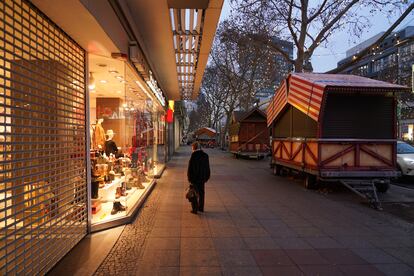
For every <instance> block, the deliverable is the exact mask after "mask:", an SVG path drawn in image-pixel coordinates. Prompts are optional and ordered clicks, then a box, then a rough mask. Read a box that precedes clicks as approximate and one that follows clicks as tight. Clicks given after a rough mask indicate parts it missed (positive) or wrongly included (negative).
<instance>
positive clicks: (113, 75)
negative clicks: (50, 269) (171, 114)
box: [89, 55, 165, 231]
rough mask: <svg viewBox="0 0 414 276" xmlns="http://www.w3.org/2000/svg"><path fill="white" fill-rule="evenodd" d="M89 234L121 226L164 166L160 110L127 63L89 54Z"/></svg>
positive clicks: (161, 110)
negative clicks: (90, 223)
mask: <svg viewBox="0 0 414 276" xmlns="http://www.w3.org/2000/svg"><path fill="white" fill-rule="evenodd" d="M89 69H90V82H91V83H90V87H91V88H93V89H90V93H89V96H90V100H89V102H90V106H89V114H90V122H91V124H90V135H91V144H90V148H91V179H92V181H91V191H92V198H91V209H92V231H95V230H101V229H104V228H107V227H113V226H114V224H116V223H119V224H123V223H125V218H128V217H129V218H131V217H132V216H133V214H134V212H135V210H136V208H137V206H138V203H139V202H140V200H141V199H142V197H143V196H144V195H145V194H146V192H147V191H148V190H149V189H150V188H151V186H152V185H153V184H154V177H155V176H156V175H157V174H158V173H159V171H160V170H161V169H162V166H163V164H162V163H163V161H164V158H163V154H164V148H163V147H164V127H165V123H164V120H163V119H162V118H163V117H164V113H163V108H162V106H161V105H160V104H159V103H158V100H157V99H156V97H154V96H153V95H152V94H151V92H150V90H149V89H148V88H146V87H145V83H144V82H143V81H142V80H141V79H140V77H139V76H138V75H137V74H136V73H135V71H134V69H133V67H132V66H130V65H129V64H128V63H126V62H123V61H119V60H115V59H112V58H106V57H102V56H95V55H89Z"/></svg>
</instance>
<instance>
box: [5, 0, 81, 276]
mask: <svg viewBox="0 0 414 276" xmlns="http://www.w3.org/2000/svg"><path fill="white" fill-rule="evenodd" d="M62 12H64V11H62ZM84 76H85V52H84V51H83V49H81V48H80V47H79V46H78V45H77V44H76V43H75V42H73V41H72V40H71V39H70V38H69V37H68V36H67V35H65V33H63V32H62V31H61V30H60V29H59V28H58V27H57V26H56V25H54V24H53V23H52V22H51V21H50V20H49V19H48V18H46V17H45V16H44V15H43V14H42V13H41V12H40V11H38V10H37V9H36V8H35V7H33V6H32V5H31V4H30V3H28V2H26V1H24V0H2V1H0V239H1V240H0V275H5V274H10V275H14V274H25V275H38V274H44V273H46V272H47V271H48V270H49V269H50V268H51V267H52V266H53V265H54V264H56V262H57V261H58V260H59V259H61V258H62V257H63V256H64V255H65V254H66V253H67V252H68V251H69V250H70V249H71V248H72V247H73V246H74V245H75V244H76V243H77V242H78V241H79V240H80V239H81V238H82V237H83V236H85V234H86V231H87V208H86V205H87V204H86V202H87V196H86V169H85V165H86V160H85V159H86V145H85V144H86V143H85V79H84Z"/></svg>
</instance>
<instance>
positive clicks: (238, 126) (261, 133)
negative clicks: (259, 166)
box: [229, 108, 269, 159]
mask: <svg viewBox="0 0 414 276" xmlns="http://www.w3.org/2000/svg"><path fill="white" fill-rule="evenodd" d="M229 136H230V152H231V153H233V154H234V156H236V158H238V157H248V158H254V159H262V158H263V157H265V156H266V154H267V153H268V152H269V131H268V128H267V125H266V113H264V112H263V111H261V110H260V109H259V108H253V109H251V110H249V111H247V112H243V111H234V112H233V114H232V119H231V125H230V129H229Z"/></svg>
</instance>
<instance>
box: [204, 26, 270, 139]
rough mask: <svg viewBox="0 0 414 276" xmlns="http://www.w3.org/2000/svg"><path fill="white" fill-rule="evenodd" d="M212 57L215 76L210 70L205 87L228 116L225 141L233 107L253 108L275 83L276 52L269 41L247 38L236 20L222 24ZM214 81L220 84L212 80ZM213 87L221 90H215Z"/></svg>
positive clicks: (223, 113)
mask: <svg viewBox="0 0 414 276" xmlns="http://www.w3.org/2000/svg"><path fill="white" fill-rule="evenodd" d="M210 58H211V60H210V61H211V71H210V73H211V74H213V75H214V77H212V76H211V75H209V74H207V77H209V78H205V79H204V82H203V88H202V91H205V92H206V93H208V96H207V98H211V99H212V102H214V103H215V104H216V105H217V106H219V109H220V111H219V112H221V113H222V117H224V118H225V120H226V122H225V124H224V131H221V134H222V137H221V141H224V135H225V133H226V132H227V130H228V127H229V124H230V118H231V114H232V113H233V111H234V110H236V108H241V109H243V110H248V109H250V108H251V107H252V106H253V104H254V103H255V101H256V100H255V98H256V93H257V92H258V91H260V89H263V88H268V87H272V86H273V85H274V82H273V78H274V75H275V70H276V69H277V68H276V63H275V59H274V52H273V51H272V50H271V49H269V47H268V46H266V45H260V44H257V43H254V42H253V41H251V40H249V39H246V37H245V36H244V35H241V34H240V32H239V31H238V28H236V26H235V25H234V21H233V20H226V21H224V22H222V23H221V24H220V26H219V28H218V31H217V34H216V39H215V41H214V44H213V48H212V51H211V54H210ZM207 72H209V71H207ZM211 81H213V82H216V84H211V83H209V82H211ZM211 88H212V89H219V90H220V91H219V92H217V93H215V91H211ZM207 90H210V91H209V92H207ZM214 97H217V98H215V99H213V98H214Z"/></svg>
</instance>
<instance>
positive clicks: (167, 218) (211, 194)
mask: <svg viewBox="0 0 414 276" xmlns="http://www.w3.org/2000/svg"><path fill="white" fill-rule="evenodd" d="M207 152H208V153H209V155H210V163H211V169H212V178H211V180H210V181H209V182H208V183H207V185H206V206H205V211H206V212H205V213H204V214H203V213H201V214H199V215H194V214H191V213H190V204H189V202H188V201H187V200H186V199H185V198H184V190H185V188H186V187H187V185H188V184H187V180H186V168H187V167H186V166H187V162H188V159H189V155H190V148H189V147H185V148H181V149H180V152H179V154H178V155H177V156H175V157H174V159H173V160H172V161H171V162H170V163H168V166H167V169H166V171H165V172H164V175H163V177H162V178H161V179H160V180H158V184H157V186H156V188H155V189H154V191H153V193H152V194H151V195H150V197H149V199H148V201H147V203H146V205H145V207H144V208H143V209H142V210H141V212H140V213H139V214H138V217H137V219H136V220H135V222H134V223H132V224H131V225H127V226H126V227H125V229H124V231H123V233H122V234H121V236H120V238H119V240H118V241H117V243H116V245H115V246H114V247H113V248H112V250H111V252H110V254H109V255H108V256H107V258H106V259H105V260H104V262H103V263H102V264H101V266H100V267H99V269H98V270H97V272H96V275H249V276H250V275H304V274H305V275H353V276H354V275H384V274H385V275H414V232H413V225H412V224H409V223H407V222H404V221H402V220H399V219H397V218H395V217H393V216H391V215H389V214H386V213H383V212H378V211H375V210H373V209H370V208H368V207H366V206H364V205H361V204H358V203H355V202H353V201H351V202H349V201H348V202H347V201H333V200H331V199H329V198H328V197H325V196H324V195H322V194H319V193H317V192H315V191H307V190H305V189H304V188H302V187H301V186H300V185H299V184H298V183H297V182H295V181H292V180H290V179H287V178H281V177H276V176H273V175H272V174H271V171H270V169H269V167H268V163H267V161H255V160H251V161H250V160H236V159H234V158H232V157H231V156H230V155H229V154H227V153H223V152H220V151H219V150H207Z"/></svg>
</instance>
